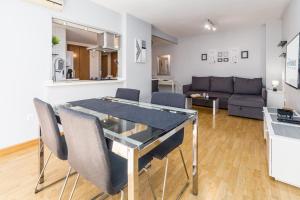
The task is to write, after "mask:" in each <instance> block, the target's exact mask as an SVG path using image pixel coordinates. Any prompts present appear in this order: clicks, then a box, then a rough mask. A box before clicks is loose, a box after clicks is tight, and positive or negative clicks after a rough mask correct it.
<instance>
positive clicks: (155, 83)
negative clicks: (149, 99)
mask: <svg viewBox="0 0 300 200" xmlns="http://www.w3.org/2000/svg"><path fill="white" fill-rule="evenodd" d="M158 91H159V88H158V80H152V93H153V92H158Z"/></svg>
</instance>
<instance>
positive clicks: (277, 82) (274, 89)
mask: <svg viewBox="0 0 300 200" xmlns="http://www.w3.org/2000/svg"><path fill="white" fill-rule="evenodd" d="M278 85H279V81H278V80H273V81H272V87H273V91H274V92H276V91H277V87H278Z"/></svg>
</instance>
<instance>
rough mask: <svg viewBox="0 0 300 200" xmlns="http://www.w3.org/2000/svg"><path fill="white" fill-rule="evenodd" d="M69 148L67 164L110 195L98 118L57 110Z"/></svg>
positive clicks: (108, 170) (108, 171) (108, 161)
mask: <svg viewBox="0 0 300 200" xmlns="http://www.w3.org/2000/svg"><path fill="white" fill-rule="evenodd" d="M59 115H60V117H61V121H62V125H63V128H64V133H65V138H66V143H67V146H68V162H69V164H70V166H71V167H72V168H73V169H74V170H76V171H77V172H78V173H79V174H80V175H81V176H82V177H84V178H85V179H87V180H89V181H90V182H92V183H93V184H95V185H96V186H98V187H99V188H101V189H102V190H104V192H106V193H108V194H113V193H114V189H113V187H112V182H111V164H110V160H109V155H108V149H107V145H106V141H105V137H104V133H103V128H102V126H101V124H100V121H99V119H98V118H97V117H95V116H92V115H88V114H85V113H82V112H78V111H74V110H71V109H68V108H64V107H60V108H59Z"/></svg>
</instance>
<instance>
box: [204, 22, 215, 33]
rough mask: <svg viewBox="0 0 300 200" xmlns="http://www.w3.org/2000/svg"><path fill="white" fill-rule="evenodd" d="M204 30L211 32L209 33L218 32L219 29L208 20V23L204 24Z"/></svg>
mask: <svg viewBox="0 0 300 200" xmlns="http://www.w3.org/2000/svg"><path fill="white" fill-rule="evenodd" d="M204 28H205V29H206V30H209V31H211V30H212V31H214V32H215V31H216V30H217V27H216V25H215V24H214V23H213V22H212V21H211V20H210V19H207V22H206V23H205V24H204Z"/></svg>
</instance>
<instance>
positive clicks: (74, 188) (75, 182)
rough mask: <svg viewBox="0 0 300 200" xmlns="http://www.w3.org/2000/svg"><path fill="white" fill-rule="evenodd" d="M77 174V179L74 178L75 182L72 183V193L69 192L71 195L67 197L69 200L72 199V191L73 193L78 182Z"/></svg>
mask: <svg viewBox="0 0 300 200" xmlns="http://www.w3.org/2000/svg"><path fill="white" fill-rule="evenodd" d="M79 176H80V175H79V174H78V175H77V177H76V180H75V183H74V185H73V188H72V191H71V194H70V197H69V200H71V199H72V197H73V194H74V191H75V188H76V185H77V182H78V179H79Z"/></svg>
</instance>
